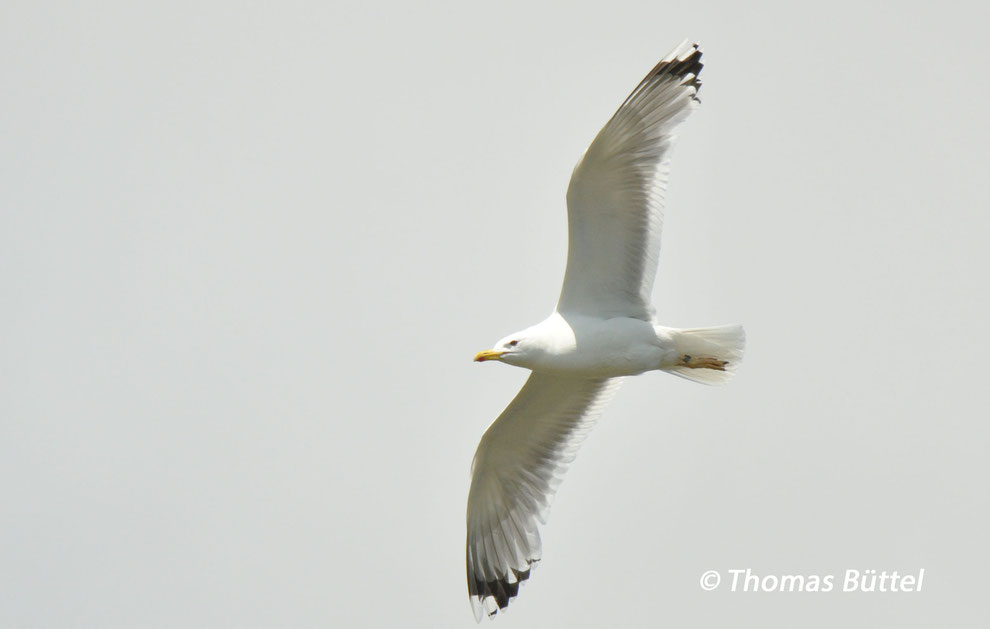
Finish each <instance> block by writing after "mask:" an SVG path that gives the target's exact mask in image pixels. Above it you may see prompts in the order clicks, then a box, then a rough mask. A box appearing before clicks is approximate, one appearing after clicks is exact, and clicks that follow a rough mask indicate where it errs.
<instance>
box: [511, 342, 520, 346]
mask: <svg viewBox="0 0 990 629" xmlns="http://www.w3.org/2000/svg"><path fill="white" fill-rule="evenodd" d="M516 345H519V341H509V347H515V346H516Z"/></svg>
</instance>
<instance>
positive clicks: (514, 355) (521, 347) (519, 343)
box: [474, 326, 545, 367]
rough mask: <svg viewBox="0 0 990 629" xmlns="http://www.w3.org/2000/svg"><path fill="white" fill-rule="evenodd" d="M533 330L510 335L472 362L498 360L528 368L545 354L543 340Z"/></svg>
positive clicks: (475, 357)
mask: <svg viewBox="0 0 990 629" xmlns="http://www.w3.org/2000/svg"><path fill="white" fill-rule="evenodd" d="M534 328H535V326H534ZM534 328H526V329H525V330H523V331H521V332H516V333H515V334H510V335H509V336H507V337H505V338H503V339H502V340H500V341H499V342H498V343H495V347H493V348H492V349H486V350H485V351H483V352H478V353H477V354H475V356H474V360H475V361H476V362H479V363H480V362H484V361H486V360H499V361H502V362H504V363H508V364H510V365H516V366H517V367H528V366H530V365H531V364H532V363H533V361H534V359H536V358H538V357H539V356H542V355H543V354H544V353H545V348H544V345H545V343H544V339H542V338H540V336H539V335H538V334H536V333H535V330H534Z"/></svg>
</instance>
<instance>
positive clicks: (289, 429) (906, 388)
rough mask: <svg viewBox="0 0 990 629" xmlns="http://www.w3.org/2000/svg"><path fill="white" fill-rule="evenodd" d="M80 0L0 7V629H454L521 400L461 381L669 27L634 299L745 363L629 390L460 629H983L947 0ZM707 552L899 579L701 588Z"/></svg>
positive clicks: (980, 288)
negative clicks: (684, 84) (486, 615)
mask: <svg viewBox="0 0 990 629" xmlns="http://www.w3.org/2000/svg"><path fill="white" fill-rule="evenodd" d="M96 4H98V5H99V6H88V7H82V6H80V5H79V4H78V3H36V2H11V1H7V2H4V3H3V5H2V7H0V85H2V87H0V89H2V96H0V114H2V115H0V146H2V150H0V289H2V293H0V294H2V299H3V306H2V308H0V626H3V627H46V628H50V627H105V628H117V627H119V628H133V627H163V628H164V627H168V628H173V627H185V628H199V627H203V628H206V627H210V628H213V627H228V626H229V627H238V628H247V627H258V628H262V627H424V628H425V627H470V626H473V625H474V620H473V617H472V615H471V611H470V606H469V604H468V601H467V590H466V584H465V576H464V556H463V555H464V512H465V506H466V500H467V489H468V484H469V475H468V474H469V467H470V462H471V458H472V456H473V453H474V449H475V447H476V445H477V442H478V440H479V438H480V437H481V434H482V432H483V431H484V429H485V428H486V426H487V425H488V424H489V423H490V422H491V421H492V420H493V419H494V418H495V416H496V415H497V414H498V413H499V412H500V411H501V409H502V408H503V407H504V406H505V404H507V403H508V401H509V400H510V399H511V398H512V396H513V395H515V393H516V391H517V389H518V387H519V386H520V384H521V383H522V382H523V380H524V379H525V376H526V372H524V371H523V370H520V369H516V368H512V367H509V366H506V365H499V364H484V365H479V364H473V363H472V362H471V357H472V356H473V354H474V353H475V352H476V351H478V350H481V349H485V348H488V347H490V346H491V344H492V343H493V342H494V341H496V340H497V339H499V338H500V337H502V336H503V335H505V334H508V333H510V332H512V331H514V330H517V329H520V328H522V327H525V326H527V325H529V324H532V323H535V322H536V321H538V320H540V319H541V318H543V317H544V316H546V315H547V314H548V313H549V312H550V310H551V309H552V308H553V306H554V303H555V301H556V297H557V293H558V290H559V285H560V281H561V278H562V276H563V269H564V262H565V255H566V217H565V203H564V192H565V190H566V186H567V182H568V178H569V176H570V172H571V169H572V168H573V166H574V164H575V163H576V161H577V159H578V157H579V156H580V155H581V152H582V151H583V150H584V148H585V147H586V145H587V144H588V143H589V142H590V141H591V139H592V138H593V137H594V135H595V133H597V131H598V129H599V128H600V127H601V126H602V125H603V124H604V123H605V121H606V120H607V119H608V117H609V116H610V115H611V114H612V112H613V111H614V110H615V108H616V107H617V106H618V105H619V103H621V102H622V100H623V99H624V98H625V96H626V95H627V94H628V93H629V91H630V90H631V89H632V88H633V87H635V85H636V84H637V83H638V81H639V80H640V78H641V77H642V76H643V74H645V72H646V71H648V70H649V69H650V68H651V67H652V66H653V65H654V63H655V62H656V61H657V60H658V59H659V58H660V57H662V56H663V55H665V54H666V53H667V52H668V50H670V49H671V48H672V47H673V46H674V45H675V44H677V43H678V42H679V41H681V40H682V39H683V38H691V39H697V40H699V41H701V42H702V43H703V45H704V48H705V62H706V66H705V69H704V73H703V75H702V78H703V80H704V88H703V89H702V91H701V98H702V101H703V105H702V107H701V108H700V109H699V110H697V111H696V112H695V114H694V115H693V116H692V117H691V119H690V120H689V121H688V122H687V123H686V124H685V125H684V127H683V128H682V131H681V134H680V141H679V144H678V146H677V148H676V151H675V154H674V160H673V168H672V175H671V179H670V186H669V193H668V195H667V211H666V220H665V228H664V235H663V250H662V253H661V259H660V273H659V278H658V281H657V289H656V294H655V299H656V303H657V306H658V310H659V315H660V319H661V321H662V322H663V323H664V324H666V325H672V326H680V327H693V326H702V325H715V324H723V323H737V322H738V323H743V324H745V326H746V329H747V332H748V353H747V356H746V360H745V361H744V363H743V365H742V366H741V368H740V370H739V374H738V376H737V378H736V379H735V380H734V381H733V382H732V383H731V384H730V385H729V386H727V387H724V388H708V387H703V386H701V385H697V384H694V383H690V382H687V381H684V380H680V379H678V378H673V377H670V376H668V375H666V374H648V375H644V376H641V377H638V378H632V379H630V380H629V381H628V382H627V383H626V385H625V386H624V388H623V390H622V391H621V392H620V394H619V395H618V396H617V398H616V400H615V402H614V403H613V404H611V406H610V407H609V408H608V410H607V411H606V412H605V414H604V416H603V418H602V420H601V421H600V422H599V425H598V427H597V428H596V430H595V431H594V432H593V433H592V434H591V436H590V438H589V439H588V441H587V442H586V443H585V445H584V447H583V448H582V450H581V453H580V455H579V457H578V459H577V461H576V462H575V464H574V465H573V467H572V469H571V471H570V473H569V474H568V477H567V479H566V481H565V482H564V484H563V485H562V487H561V490H560V492H559V494H558V496H557V499H556V501H555V504H554V508H553V510H552V512H551V517H550V522H549V525H548V526H547V527H546V528H545V529H544V536H543V537H544V558H543V559H544V560H543V562H542V563H541V564H540V567H539V569H538V570H537V571H536V572H535V573H534V576H533V578H532V580H531V582H530V583H529V584H528V585H527V586H526V587H525V588H524V589H523V591H522V593H521V596H520V597H519V599H518V600H517V601H516V602H515V603H514V604H513V605H512V606H511V607H510V609H509V612H508V614H507V615H506V616H505V617H504V618H503V617H500V618H498V619H497V620H496V621H495V622H496V624H497V625H498V626H501V627H547V626H562V627H619V626H633V627H635V626H647V627H662V626H670V627H719V626H729V625H731V626H734V627H763V628H765V627H795V626H802V627H835V626H845V627H858V626H862V627H872V626H877V625H885V626H895V625H896V626H899V627H932V626H973V624H974V623H973V621H974V619H977V618H984V617H985V612H986V606H985V605H986V604H985V601H986V596H987V591H986V589H987V584H988V579H987V570H988V565H990V564H988V544H987V540H986V531H987V525H988V508H987V507H988V504H987V501H988V492H987V478H988V476H990V464H988V463H987V458H986V448H987V438H988V432H990V431H988V417H987V412H986V410H985V398H986V395H985V391H986V386H987V375H988V365H987V356H988V352H990V341H988V334H987V329H988V324H987V321H988V319H990V305H988V296H987V293H988V290H987V285H988V269H990V251H988V249H990V248H988V246H987V240H988V235H990V219H988V211H987V210H988V198H990V178H988V177H987V172H986V171H987V166H988V163H990V159H988V158H990V149H988V147H990V122H988V120H990V119H988V115H987V112H988V111H990V86H988V81H987V73H986V66H987V62H988V61H990V44H988V43H987V38H986V33H985V29H986V25H987V23H988V18H990V16H988V14H987V9H986V8H985V6H984V5H983V4H982V3H977V2H971V3H952V2H942V3H896V4H895V3H887V4H886V5H885V4H884V3H878V2H872V3H864V2H828V3H818V4H816V5H815V6H814V7H812V6H811V5H807V4H802V3H792V2H780V3H773V4H767V3H755V4H754V3H738V2H721V3H705V2H696V1H695V2H659V1H654V2H622V1H615V2H607V3H606V2H585V3H574V2H568V3H559V4H556V5H551V4H531V3H528V2H527V3H464V2H448V3H405V2H384V3H382V2H379V3H366V2H353V3H344V2H340V1H339V0H331V2H329V3H326V2H320V3H250V4H247V5H244V4H241V3H236V4H235V3H219V2H214V3H200V2H170V3H158V6H157V7H152V6H149V4H148V3H130V2H127V3H124V2H120V3H96ZM909 7H911V8H909ZM743 568H750V569H752V570H753V571H754V572H755V573H756V574H759V575H781V574H802V575H827V574H834V575H840V576H839V577H838V578H841V575H842V574H843V573H844V571H845V570H846V569H860V570H866V569H876V570H888V571H892V570H897V571H900V572H902V573H915V574H916V573H917V572H918V570H919V569H921V568H924V569H925V571H926V576H925V581H924V589H923V591H922V592H919V593H911V594H908V593H899V594H893V593H886V594H881V593H872V594H864V593H841V592H830V593H817V594H815V593H786V592H785V593H780V592H777V593H753V592H749V593H742V592H735V593H733V592H730V591H728V590H727V589H726V585H725V584H724V583H723V586H722V587H720V588H719V589H717V590H715V591H713V592H704V591H702V590H701V588H700V586H699V577H700V576H701V574H702V573H703V572H705V571H707V570H718V571H720V572H721V573H723V575H725V574H727V571H728V570H731V569H743ZM486 622H487V621H486Z"/></svg>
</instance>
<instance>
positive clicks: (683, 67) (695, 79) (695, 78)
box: [652, 42, 705, 102]
mask: <svg viewBox="0 0 990 629" xmlns="http://www.w3.org/2000/svg"><path fill="white" fill-rule="evenodd" d="M702 54H704V53H703V52H702V50H701V44H699V43H697V42H695V43H693V44H691V49H690V51H689V52H687V53H685V54H681V55H677V56H675V57H674V58H673V59H671V60H669V61H661V62H660V63H658V64H657V67H656V68H654V69H653V73H652V75H653V76H661V75H664V74H669V75H671V76H676V77H677V78H679V79H684V78H685V77H688V76H689V75H690V77H691V78H690V79H689V80H688V81H687V82H686V83H685V85H690V86H691V87H693V88H694V96H693V98H694V99H695V100H698V92H699V91H700V90H701V78H700V76H701V69H702V68H704V67H705V64H704V63H702V61H701V56H702ZM699 102H700V101H699Z"/></svg>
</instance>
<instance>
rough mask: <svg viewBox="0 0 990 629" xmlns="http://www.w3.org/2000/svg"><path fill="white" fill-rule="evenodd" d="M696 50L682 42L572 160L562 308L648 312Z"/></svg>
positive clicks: (692, 91) (696, 68)
mask: <svg viewBox="0 0 990 629" xmlns="http://www.w3.org/2000/svg"><path fill="white" fill-rule="evenodd" d="M701 54H702V53H701V49H700V48H699V46H698V44H692V45H690V46H686V45H684V44H682V45H681V46H679V47H678V48H676V49H675V50H674V51H672V52H671V53H670V54H669V55H668V56H667V57H665V58H664V59H663V60H662V61H661V62H660V63H658V64H657V66H656V67H655V68H653V70H652V71H650V73H649V74H648V75H647V76H646V78H644V79H643V81H642V82H641V83H640V84H639V86H638V87H637V88H636V89H635V90H633V92H632V94H630V95H629V97H628V98H627V99H626V101H625V102H624V103H623V104H622V106H621V107H619V109H618V111H616V113H615V115H613V116H612V119H611V120H609V121H608V123H607V124H606V125H605V126H604V127H603V128H602V130H601V131H600V132H599V133H598V136H597V137H596V138H595V140H594V142H592V143H591V146H590V147H588V150H587V151H585V154H584V156H583V157H582V158H581V161H579V162H578V164H577V166H576V167H575V168H574V173H573V174H572V175H571V183H570V186H569V187H568V190H567V219H568V221H567V222H568V232H569V243H568V252H567V270H566V273H565V275H564V285H563V288H562V289H561V293H560V300H559V302H558V304H557V310H558V311H559V312H575V313H581V314H589V315H594V316H601V317H614V316H625V317H635V318H640V319H645V320H650V319H652V316H653V306H652V303H651V302H652V297H651V295H652V292H653V282H654V280H655V278H656V272H657V260H658V257H659V255H660V231H661V228H662V222H663V216H662V210H663V196H664V192H665V190H666V186H667V173H668V154H669V150H670V147H671V143H672V142H673V139H674V135H673V133H674V130H675V128H676V127H677V126H678V125H679V124H680V123H681V122H682V121H683V120H684V119H685V118H687V116H688V115H689V114H690V113H691V111H692V110H693V109H694V107H695V106H696V105H697V104H698V102H699V101H698V99H697V93H698V90H699V89H700V87H701V83H700V81H699V80H698V74H699V73H700V72H701V68H702V63H701Z"/></svg>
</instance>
